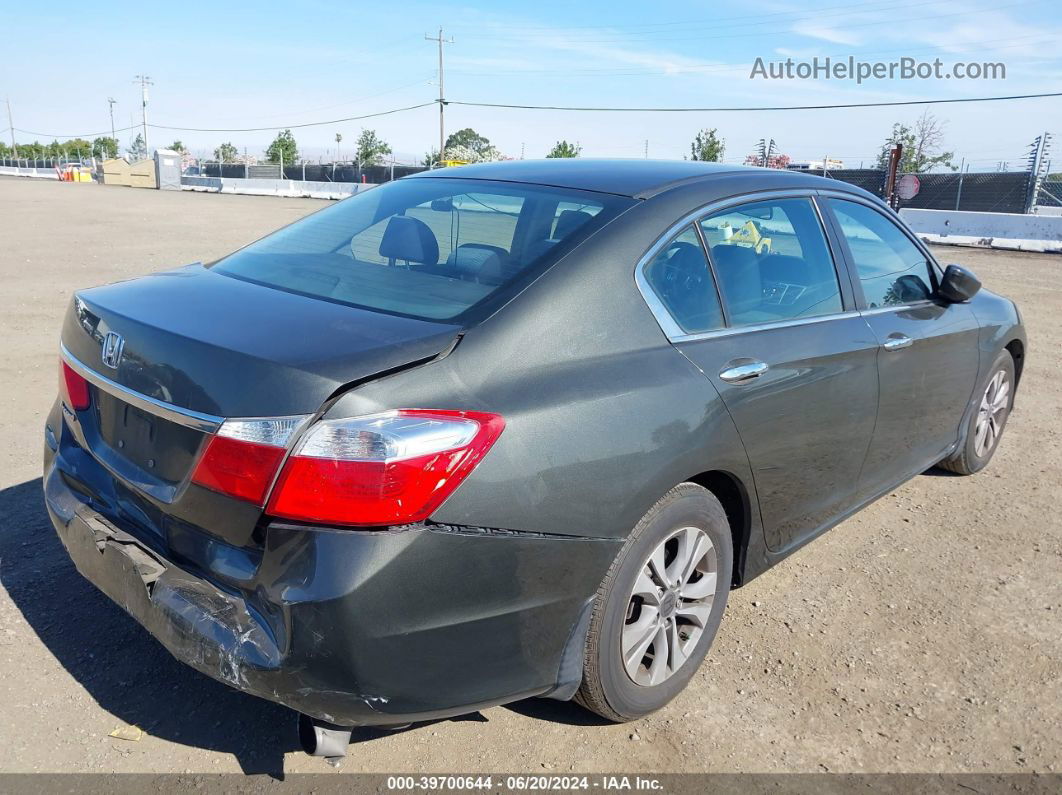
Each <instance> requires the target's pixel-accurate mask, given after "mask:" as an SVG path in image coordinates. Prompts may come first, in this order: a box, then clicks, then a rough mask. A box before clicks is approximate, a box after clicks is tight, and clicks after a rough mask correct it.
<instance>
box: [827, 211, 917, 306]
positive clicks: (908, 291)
mask: <svg viewBox="0 0 1062 795" xmlns="http://www.w3.org/2000/svg"><path fill="white" fill-rule="evenodd" d="M830 207H831V208H832V209H833V213H834V215H835V216H836V218H837V221H838V222H839V223H840V225H841V234H843V235H844V239H845V241H846V242H847V243H848V248H849V250H850V251H851V252H852V259H853V260H854V261H855V266H856V271H857V272H858V273H859V283H860V285H862V287H863V296H864V297H865V298H866V302H867V307H868V308H873V307H881V306H891V305H900V304H910V303H915V302H917V301H925V300H926V299H928V298H929V297H930V295H931V294H932V292H933V288H932V286H931V285H932V279H931V278H930V264H929V261H928V260H927V259H926V258H925V255H924V254H922V252H921V251H920V250H919V248H918V246H916V245H915V244H914V243H912V242H911V240H910V238H908V237H907V235H905V234H904V233H903V231H902V230H901V229H900V228H899V227H898V226H896V224H895V223H893V222H892V221H891V220H889V219H888V218H886V217H885V216H884V215H882V214H881V213H879V212H877V211H876V210H874V209H872V208H870V207H867V206H866V205H865V204H859V203H857V202H850V201H844V200H843V199H830Z"/></svg>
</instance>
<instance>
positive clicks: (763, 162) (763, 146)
mask: <svg viewBox="0 0 1062 795" xmlns="http://www.w3.org/2000/svg"><path fill="white" fill-rule="evenodd" d="M759 149H760V166H761V167H763V168H767V166H768V164H769V163H770V162H771V158H772V157H773V156H774V139H773V138H771V139H770V140H769V141H768V140H767V139H766V138H761V139H760V143H759Z"/></svg>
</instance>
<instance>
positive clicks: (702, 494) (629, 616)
mask: <svg viewBox="0 0 1062 795" xmlns="http://www.w3.org/2000/svg"><path fill="white" fill-rule="evenodd" d="M733 560H734V552H733V542H732V538H731V534H730V525H729V524H728V522H727V519H726V512H725V511H724V510H723V506H722V505H721V504H720V503H719V500H717V499H716V498H715V496H714V495H713V494H712V493H711V492H710V491H708V490H707V489H704V488H702V487H701V486H698V485H696V484H694V483H681V484H679V485H678V486H676V487H675V488H673V489H672V490H671V491H669V492H668V493H667V494H665V495H664V496H663V497H662V498H661V499H660V500H659V502H657V503H656V504H655V505H654V506H653V507H652V508H650V509H649V511H648V512H647V513H646V514H645V516H644V517H642V519H641V521H639V522H638V524H637V526H636V527H635V528H634V531H633V532H632V533H631V535H630V538H628V539H627V542H626V543H625V544H624V546H623V548H622V549H621V550H620V552H619V554H618V555H617V556H616V560H615V561H614V562H613V564H612V566H611V568H610V569H609V570H608V573H607V574H606V575H605V579H604V581H603V582H602V583H601V586H600V587H599V588H598V592H597V599H596V601H595V602H594V608H593V612H592V614H591V617H590V628H589V631H588V632H587V639H586V652H585V656H584V661H583V682H582V685H581V687H580V688H579V692H578V693H577V694H576V696H575V700H576V701H577V702H578V703H580V704H582V705H583V706H584V707H586V708H587V709H589V710H591V711H592V712H596V713H597V714H598V715H600V716H602V717H604V718H607V719H608V720H611V721H616V722H624V721H629V720H634V719H636V718H640V717H642V716H644V715H648V714H649V713H650V712H655V711H656V710H658V709H660V708H661V707H663V706H664V705H665V704H667V703H668V702H669V701H671V699H673V698H674V697H675V696H677V695H678V694H679V693H680V692H682V690H683V689H684V688H685V687H686V684H687V683H688V682H689V680H690V678H691V677H692V676H693V674H694V673H696V671H697V669H698V668H699V667H700V664H701V662H702V661H703V660H704V657H705V655H706V654H707V653H708V648H709V647H710V646H711V645H712V640H713V639H714V638H715V633H716V631H717V630H718V629H719V624H720V623H721V621H722V618H723V611H724V610H725V609H726V600H727V596H728V595H729V592H730V582H731V576H732V571H733ZM665 586H666V587H665Z"/></svg>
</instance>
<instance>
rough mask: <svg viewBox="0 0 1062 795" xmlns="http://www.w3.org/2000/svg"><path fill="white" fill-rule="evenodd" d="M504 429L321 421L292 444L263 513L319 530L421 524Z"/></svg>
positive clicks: (484, 420)
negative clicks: (314, 525) (319, 525)
mask: <svg viewBox="0 0 1062 795" xmlns="http://www.w3.org/2000/svg"><path fill="white" fill-rule="evenodd" d="M504 427H505V421H504V420H503V419H502V418H501V417H500V416H499V415H497V414H487V413H483V412H475V411H436V410H427V409H399V410H396V411H389V412H387V413H384V414H375V415H370V416H365V417H355V418H352V419H341V420H323V421H321V422H318V423H317V424H316V425H314V426H312V427H311V428H310V429H309V430H307V432H306V433H305V435H304V436H303V438H302V439H301V440H300V441H299V442H298V444H297V446H296V447H295V449H294V451H293V452H292V455H291V456H290V457H289V458H288V460H287V463H286V464H285V465H284V469H283V470H282V471H281V473H280V477H279V478H278V479H277V483H276V486H275V488H274V489H273V493H272V495H271V496H270V499H269V504H268V506H267V507H266V511H267V512H268V513H269V514H271V515H273V516H278V517H283V518H287V519H297V520H303V521H310V522H319V523H324V524H339V525H375V526H378V525H391V524H408V523H411V522H418V521H421V520H423V519H426V518H428V516H429V515H431V513H432V512H433V511H434V510H435V509H436V508H438V507H439V505H440V504H441V503H442V502H443V500H445V499H446V498H447V497H449V496H450V494H452V493H453V491H454V489H456V488H457V487H458V485H460V483H461V481H463V480H464V479H465V478H466V477H467V476H468V474H469V473H470V472H471V471H472V470H473V469H474V468H475V466H476V464H477V463H479V461H480V460H481V459H482V458H483V456H484V455H486V453H487V451H488V450H489V449H490V447H491V445H493V444H494V442H495V441H496V440H497V438H498V436H499V435H500V434H501V432H502V430H503V429H504Z"/></svg>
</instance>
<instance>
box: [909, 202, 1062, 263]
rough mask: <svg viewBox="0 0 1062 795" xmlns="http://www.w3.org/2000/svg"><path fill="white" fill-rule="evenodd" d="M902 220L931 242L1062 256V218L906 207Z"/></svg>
mask: <svg viewBox="0 0 1062 795" xmlns="http://www.w3.org/2000/svg"><path fill="white" fill-rule="evenodd" d="M900 217H901V218H903V220H904V221H906V222H907V224H908V226H910V227H911V229H913V230H914V231H915V232H916V233H917V234H918V236H919V237H921V238H923V239H924V240H926V241H927V242H929V243H942V244H951V245H955V246H979V247H982V248H1004V249H1017V250H1020V251H1044V252H1060V253H1062V216H1057V215H1019V214H1014V213H972V212H959V211H955V210H912V209H909V208H904V209H902V210H900Z"/></svg>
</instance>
